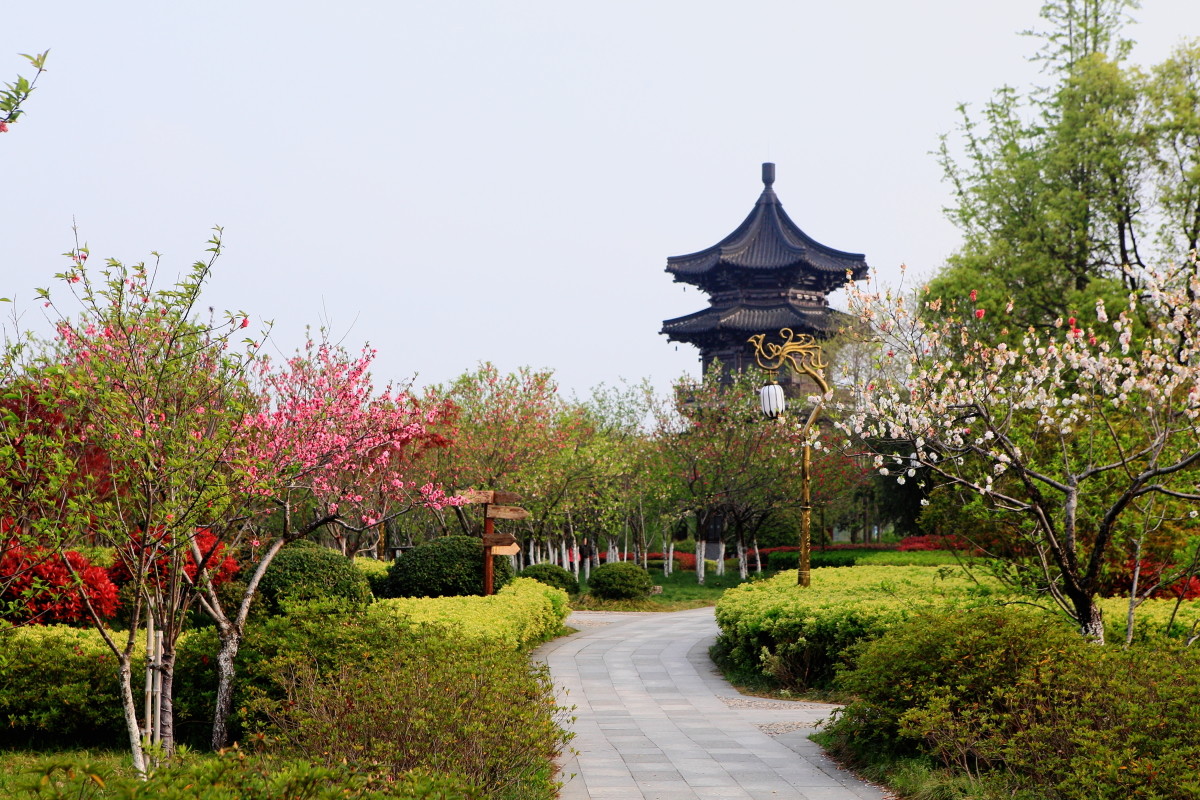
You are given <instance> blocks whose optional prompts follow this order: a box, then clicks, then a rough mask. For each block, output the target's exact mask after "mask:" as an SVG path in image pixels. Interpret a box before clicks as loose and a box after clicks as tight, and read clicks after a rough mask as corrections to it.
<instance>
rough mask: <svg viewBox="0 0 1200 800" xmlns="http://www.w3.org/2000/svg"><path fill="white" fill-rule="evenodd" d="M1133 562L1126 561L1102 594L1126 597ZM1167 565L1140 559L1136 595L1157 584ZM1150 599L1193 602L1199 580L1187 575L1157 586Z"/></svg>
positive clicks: (1199, 592) (1197, 596) (1131, 579)
mask: <svg viewBox="0 0 1200 800" xmlns="http://www.w3.org/2000/svg"><path fill="white" fill-rule="evenodd" d="M1134 563H1135V562H1134V560H1133V559H1132V558H1131V559H1129V560H1128V561H1126V562H1125V563H1124V564H1123V565H1122V566H1121V567H1120V569H1119V570H1117V571H1116V572H1115V574H1113V575H1112V577H1111V578H1110V579H1109V580H1108V581H1106V585H1105V586H1104V588H1103V593H1104V594H1106V595H1108V596H1115V595H1128V594H1129V590H1130V589H1131V588H1132V587H1133V568H1134ZM1168 569H1169V565H1167V564H1162V563H1159V562H1156V561H1150V560H1147V559H1142V561H1141V565H1140V568H1139V569H1138V593H1139V594H1141V593H1143V592H1145V590H1146V587H1148V586H1151V585H1153V584H1155V583H1158V582H1159V581H1160V580H1162V574H1163V571H1164V570H1168ZM1150 596H1151V597H1155V598H1166V599H1168V600H1180V599H1182V600H1195V599H1197V598H1200V578H1198V577H1196V576H1195V575H1189V576H1187V577H1184V578H1179V579H1178V580H1175V581H1172V582H1171V583H1168V584H1166V585H1163V586H1159V587H1158V588H1157V589H1155V590H1154V592H1152V593H1151V595H1150Z"/></svg>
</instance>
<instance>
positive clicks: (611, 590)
mask: <svg viewBox="0 0 1200 800" xmlns="http://www.w3.org/2000/svg"><path fill="white" fill-rule="evenodd" d="M587 583H588V592H589V593H590V594H592V595H593V596H595V597H599V598H600V599H602V600H641V599H644V598H647V597H649V596H650V590H651V589H652V588H653V587H654V580H653V579H652V578H651V577H650V573H649V572H647V571H646V570H645V568H643V567H640V566H638V565H637V564H635V563H633V562H632V561H615V562H613V563H611V564H601V565H600V566H598V567H596V568H595V569H594V570H592V574H591V576H590V577H589V578H588V582H587Z"/></svg>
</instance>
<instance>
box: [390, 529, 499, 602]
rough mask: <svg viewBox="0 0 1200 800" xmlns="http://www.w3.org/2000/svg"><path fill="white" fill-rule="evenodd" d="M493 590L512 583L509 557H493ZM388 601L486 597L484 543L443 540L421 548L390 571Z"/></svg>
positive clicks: (458, 538)
mask: <svg viewBox="0 0 1200 800" xmlns="http://www.w3.org/2000/svg"><path fill="white" fill-rule="evenodd" d="M492 567H493V577H492V588H493V590H499V589H500V588H501V587H502V586H504V585H505V584H506V583H508V582H509V581H511V580H512V578H513V569H512V564H511V563H510V562H509V559H508V558H507V557H506V556H493V557H492ZM383 589H384V594H385V596H387V597H458V596H461V595H472V594H483V542H482V541H480V540H479V539H477V538H475V537H474V536H442V537H439V538H437V539H431V540H430V541H428V542H423V543H422V544H419V545H417V546H416V547H414V548H413V549H412V550H409V551H408V552H407V553H405V554H404V555H402V556H401V557H400V558H398V559H397V560H396V562H395V563H393V564H392V565H391V566H390V567H388V578H387V581H386V583H384V584H383Z"/></svg>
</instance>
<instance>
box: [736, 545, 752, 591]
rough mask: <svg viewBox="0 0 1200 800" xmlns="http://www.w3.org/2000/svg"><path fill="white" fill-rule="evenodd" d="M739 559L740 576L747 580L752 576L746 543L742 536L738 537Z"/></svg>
mask: <svg viewBox="0 0 1200 800" xmlns="http://www.w3.org/2000/svg"><path fill="white" fill-rule="evenodd" d="M737 560H738V577H740V578H741V579H742V580H746V579H747V578H749V577H750V564H749V562H748V561H747V560H746V543H745V542H744V541H742V537H741V536H739V537H738V543H737Z"/></svg>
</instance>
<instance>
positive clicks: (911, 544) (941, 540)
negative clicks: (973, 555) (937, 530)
mask: <svg viewBox="0 0 1200 800" xmlns="http://www.w3.org/2000/svg"><path fill="white" fill-rule="evenodd" d="M896 549H898V550H903V551H906V552H907V551H910V550H969V549H971V545H970V544H968V543H967V541H966V540H965V539H963V538H962V537H961V536H958V535H957V534H950V535H948V536H938V535H929V536H906V537H904V538H903V539H901V540H900V546H899V547H898V548H896Z"/></svg>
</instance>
